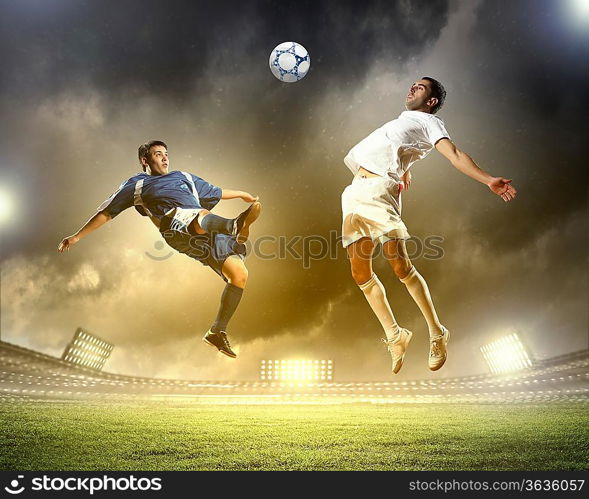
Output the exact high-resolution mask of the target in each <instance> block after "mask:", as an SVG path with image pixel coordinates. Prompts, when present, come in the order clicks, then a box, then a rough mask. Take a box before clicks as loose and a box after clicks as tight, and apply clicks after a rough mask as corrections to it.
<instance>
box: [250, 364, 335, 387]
mask: <svg viewBox="0 0 589 499" xmlns="http://www.w3.org/2000/svg"><path fill="white" fill-rule="evenodd" d="M333 367H334V364H333V361H332V360H309V359H307V360H287V359H281V360H262V361H260V379H261V380H262V381H297V382H301V381H307V382H310V381H324V382H330V381H333V371H334V369H333Z"/></svg>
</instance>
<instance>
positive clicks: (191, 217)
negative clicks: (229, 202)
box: [57, 140, 261, 358]
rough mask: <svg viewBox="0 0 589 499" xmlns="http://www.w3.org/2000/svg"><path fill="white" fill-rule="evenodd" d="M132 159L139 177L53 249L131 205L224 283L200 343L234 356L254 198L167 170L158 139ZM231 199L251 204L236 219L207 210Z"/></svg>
mask: <svg viewBox="0 0 589 499" xmlns="http://www.w3.org/2000/svg"><path fill="white" fill-rule="evenodd" d="M138 155H139V162H140V164H141V166H142V168H143V173H138V174H137V175H134V176H133V177H131V178H130V179H128V180H126V181H125V182H123V183H122V184H121V185H120V187H119V188H118V189H117V190H116V191H115V192H114V193H113V194H112V195H111V196H110V197H109V198H108V199H107V200H106V201H104V203H102V204H101V205H100V206H99V207H98V209H97V213H96V214H95V215H94V216H93V217H92V218H90V220H88V221H87V222H86V223H85V224H84V226H83V227H81V228H80V229H79V230H78V231H77V232H76V233H75V234H73V235H71V236H68V237H66V238H64V239H63V240H62V241H61V243H60V244H59V246H58V248H57V250H58V251H59V252H60V253H63V252H64V251H69V249H70V248H71V247H72V246H73V245H74V244H76V243H77V242H78V241H79V240H80V239H82V238H83V237H85V236H87V235H88V234H90V233H91V232H93V231H95V230H96V229H98V228H99V227H101V226H102V225H104V224H105V223H106V222H108V221H109V220H111V219H113V218H114V217H116V216H117V215H118V214H119V213H121V212H122V211H123V210H126V209H127V208H130V207H131V206H134V207H135V209H136V210H137V211H138V212H139V213H140V214H141V215H143V216H147V217H149V218H150V219H151V220H152V222H153V223H154V224H155V225H156V226H157V227H158V229H159V231H160V233H161V234H162V236H163V237H164V239H165V241H166V242H167V243H168V245H170V246H171V247H172V248H174V249H176V250H178V251H179V252H180V253H184V254H185V255H187V256H189V257H191V258H194V259H196V260H198V261H199V262H201V263H202V264H203V265H206V266H209V267H211V268H212V269H213V270H214V271H215V272H216V273H217V274H219V275H220V276H221V277H222V278H223V279H224V280H225V282H226V283H227V284H226V286H225V289H224V290H223V295H222V297H221V305H220V307H219V312H218V314H217V318H216V319H215V322H214V323H213V325H212V326H211V328H210V329H209V330H208V331H207V333H206V334H205V336H204V338H203V341H204V342H205V343H207V344H209V345H212V346H214V347H216V348H217V349H218V350H219V351H220V352H221V353H223V354H225V355H227V356H228V357H232V358H235V357H236V354H235V352H234V351H233V350H232V349H231V345H230V344H229V340H228V339H227V325H228V323H229V320H230V319H231V317H232V316H233V314H234V313H235V311H236V309H237V306H238V305H239V302H240V300H241V297H242V295H243V290H244V288H245V285H246V282H247V277H248V272H247V268H246V266H245V263H244V261H243V260H244V257H245V254H246V247H245V244H244V243H245V241H246V240H247V238H248V237H249V230H250V225H251V224H252V223H253V222H255V221H256V219H257V218H258V216H259V214H260V209H261V205H260V203H259V202H258V198H257V197H255V196H252V195H251V194H249V193H248V192H244V191H235V190H229V189H221V188H220V187H216V186H214V185H211V184H209V183H208V182H206V181H205V180H203V179H202V178H200V177H197V176H196V175H193V174H191V173H187V172H181V171H171V172H168V169H169V166H170V162H169V158H168V146H167V145H166V144H165V143H164V142H162V141H160V140H152V141H150V142H147V143H145V144H143V145H141V146H140V147H139V153H138ZM235 198H241V199H243V200H244V201H245V202H247V203H251V205H250V206H249V207H248V209H247V210H245V211H244V212H243V213H241V214H240V215H239V216H238V217H237V218H234V219H228V218H223V217H220V216H218V215H215V214H213V213H211V212H210V210H212V209H213V208H214V207H215V205H216V204H217V203H218V202H219V201H220V200H221V199H235Z"/></svg>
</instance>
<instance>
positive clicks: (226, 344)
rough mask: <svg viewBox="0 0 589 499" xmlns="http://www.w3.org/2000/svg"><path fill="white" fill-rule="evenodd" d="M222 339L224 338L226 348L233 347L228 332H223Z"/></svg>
mask: <svg viewBox="0 0 589 499" xmlns="http://www.w3.org/2000/svg"><path fill="white" fill-rule="evenodd" d="M221 339H222V340H223V344H224V345H225V347H226V348H231V345H230V344H229V339H228V338H227V333H223V332H222V333H221Z"/></svg>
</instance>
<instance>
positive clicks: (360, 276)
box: [352, 266, 371, 286]
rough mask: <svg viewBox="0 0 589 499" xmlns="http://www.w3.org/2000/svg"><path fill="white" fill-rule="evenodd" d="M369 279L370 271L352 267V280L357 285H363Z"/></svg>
mask: <svg viewBox="0 0 589 499" xmlns="http://www.w3.org/2000/svg"><path fill="white" fill-rule="evenodd" d="M370 277H371V272H370V269H364V268H357V267H354V266H352V279H354V281H355V282H356V284H358V286H359V285H360V284H364V283H365V282H367V281H368V280H369V279H370Z"/></svg>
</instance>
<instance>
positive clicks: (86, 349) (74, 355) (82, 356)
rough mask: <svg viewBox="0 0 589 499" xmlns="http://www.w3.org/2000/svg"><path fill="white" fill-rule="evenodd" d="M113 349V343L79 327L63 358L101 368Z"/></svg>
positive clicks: (73, 362) (67, 360) (82, 364)
mask: <svg viewBox="0 0 589 499" xmlns="http://www.w3.org/2000/svg"><path fill="white" fill-rule="evenodd" d="M112 349H113V345H112V344H110V343H108V342H106V341H103V340H101V339H100V338H97V337H95V336H94V335H91V334H89V333H86V332H84V331H83V330H82V329H81V328H78V329H77V330H76V333H75V334H74V337H73V338H72V341H71V342H70V343H69V345H67V346H66V348H65V350H64V352H63V355H62V357H61V358H62V359H63V360H65V361H66V362H70V363H72V364H78V365H81V366H85V367H91V368H93V369H98V370H100V369H102V367H103V366H104V363H105V362H106V360H107V359H108V358H109V356H110V354H111V352H112Z"/></svg>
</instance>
